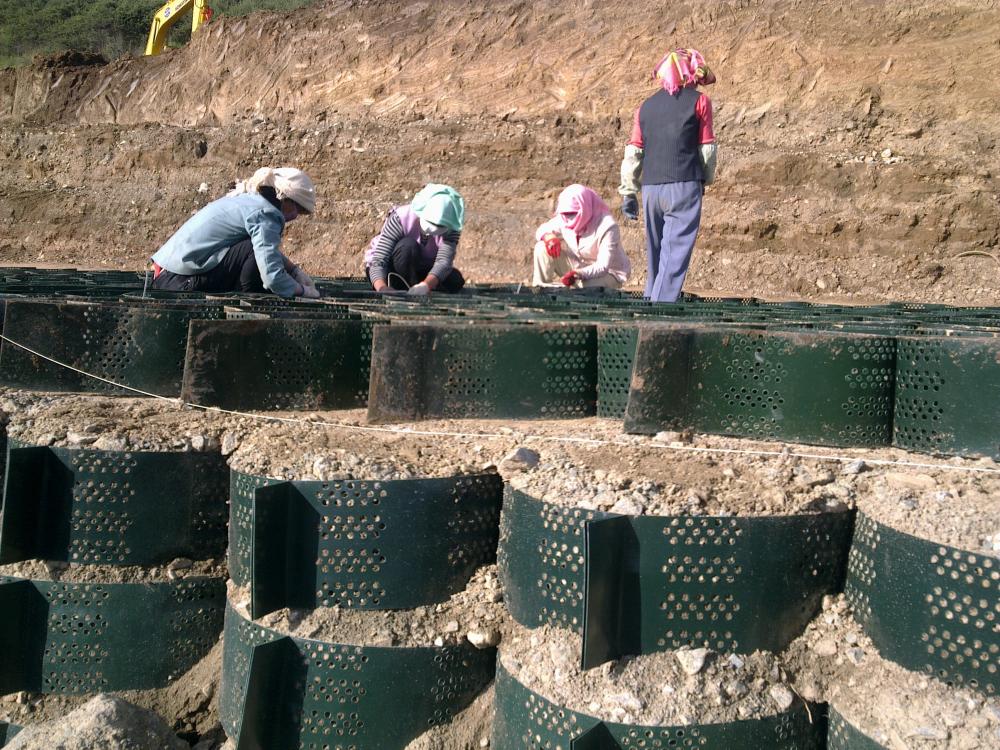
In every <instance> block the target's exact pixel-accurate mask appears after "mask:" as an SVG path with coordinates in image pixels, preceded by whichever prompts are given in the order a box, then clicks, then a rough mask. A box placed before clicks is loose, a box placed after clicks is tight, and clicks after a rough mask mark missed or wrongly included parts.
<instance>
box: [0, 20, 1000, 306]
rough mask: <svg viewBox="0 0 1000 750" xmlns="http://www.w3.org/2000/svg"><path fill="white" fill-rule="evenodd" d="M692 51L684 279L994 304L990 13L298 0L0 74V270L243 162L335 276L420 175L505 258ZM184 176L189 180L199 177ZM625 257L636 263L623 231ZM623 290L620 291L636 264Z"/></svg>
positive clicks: (497, 263)
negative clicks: (699, 218)
mask: <svg viewBox="0 0 1000 750" xmlns="http://www.w3.org/2000/svg"><path fill="white" fill-rule="evenodd" d="M687 45H693V46H697V47H698V48H700V49H701V50H702V51H703V52H704V53H705V55H706V57H707V59H708V60H709V63H710V64H711V65H712V67H713V69H714V70H715V71H716V73H717V75H718V78H719V83H718V84H716V85H715V86H713V87H711V88H710V89H709V90H708V93H709V94H710V95H711V96H712V98H713V100H714V103H715V109H716V131H717V135H718V140H719V143H720V160H721V167H720V172H719V180H718V183H717V185H716V186H714V187H712V188H710V190H709V192H708V195H707V198H706V204H705V215H704V220H703V225H702V235H701V239H700V241H699V249H698V251H697V252H696V256H695V260H694V263H693V265H692V272H691V275H690V276H689V286H693V287H699V288H702V289H705V288H716V289H727V290H733V291H738V292H742V293H752V294H767V295H793V296H795V295H800V296H809V297H828V296H835V297H838V298H843V297H854V298H859V299H860V298H913V299H926V300H946V301H952V302H959V303H968V304H984V303H988V304H996V303H997V302H998V301H1000V261H998V262H994V261H993V260H991V259H990V258H987V257H982V256H971V257H963V258H955V257H954V256H955V255H957V254H959V253H961V252H964V251H968V250H977V251H986V252H992V253H993V254H997V252H1000V251H998V248H997V245H998V244H1000V200H998V192H1000V190H998V175H997V171H998V170H1000V165H998V163H997V161H998V160H997V150H996V147H997V139H998V136H1000V117H998V114H1000V112H998V110H1000V104H998V102H1000V83H998V81H997V80H996V78H995V76H991V75H990V74H989V71H991V70H993V69H996V68H997V67H998V65H1000V9H998V8H997V4H996V3H995V2H990V1H987V0H981V1H979V2H972V1H970V2H943V3H942V2H929V1H928V0H918V1H917V2H902V1H901V0H889V1H888V2H853V3H840V2H830V1H827V0H818V1H817V0H813V1H811V2H805V1H799V0H780V1H779V0H760V1H758V2H751V1H749V0H743V1H741V2H719V1H714V2H713V1H712V0H709V1H708V2H701V3H675V4H671V5H670V6H669V7H668V8H667V9H664V6H663V5H662V4H653V3H638V4H632V5H631V6H623V5H621V4H619V3H612V2H583V3H580V4H578V5H576V6H572V7H570V6H565V5H562V4H555V3H531V2H511V1H510V0H506V1H501V2H497V3H493V4H490V5H488V6H483V5H482V4H478V3H471V2H456V1H447V0H446V1H444V2H434V3H428V2H406V1H401V2H385V1H383V0H368V1H365V2H321V3H317V4H316V6H314V7H312V8H306V9H302V10H300V11H297V12H295V13H291V14H287V15H282V14H273V13H263V14H257V15H254V16H250V17H249V18H245V19H225V18H223V19H219V20H217V21H213V23H212V24H211V25H210V26H209V27H207V30H206V31H205V32H204V33H201V34H199V35H198V37H197V38H196V39H195V40H193V42H192V43H191V44H190V45H189V46H188V47H186V48H185V49H183V50H179V51H176V52H172V53H169V54H166V55H163V56H160V57H158V58H139V59H130V58H125V59H121V60H118V61H115V62H112V63H110V64H101V63H100V62H99V61H94V60H90V59H87V58H85V57H83V56H79V55H65V56H62V57H61V58H58V59H50V60H44V61H38V63H37V64H36V65H34V66H32V67H29V68H24V69H19V70H5V71H0V121H2V122H3V127H2V128H0V167H2V168H0V262H33V261H39V260H40V261H46V262H72V261H77V262H87V263H97V264H106V265H111V266H116V267H117V266H126V267H135V268H139V267H141V265H142V263H143V261H144V259H145V258H146V257H147V256H148V254H149V253H150V252H152V251H154V250H155V249H156V248H157V247H158V246H159V244H160V243H161V242H162V241H163V240H164V239H166V237H168V236H169V234H170V232H171V231H172V230H173V229H174V228H175V227H176V226H178V225H179V224H180V223H182V221H183V220H184V219H185V218H186V217H187V215H188V214H189V212H190V211H192V210H195V209H196V208H197V207H199V206H201V205H203V204H204V203H205V202H207V201H208V200H210V199H212V198H214V197H216V196H218V195H220V194H221V193H222V192H224V190H225V189H226V187H227V183H228V182H229V181H231V180H233V179H235V178H237V177H242V176H246V175H247V174H249V173H250V172H251V171H252V170H253V168H255V167H256V166H258V165H259V164H263V163H273V164H279V163H281V164H296V165H299V166H302V167H303V168H305V169H307V170H308V171H310V173H311V174H313V176H314V177H315V178H316V180H317V182H318V183H319V184H320V186H321V188H320V189H321V200H322V203H321V206H320V209H319V210H318V212H317V214H316V215H315V216H314V217H312V218H310V219H306V220H304V221H302V222H301V223H298V224H296V225H293V226H292V227H291V228H290V230H289V234H288V248H289V250H290V252H291V253H292V254H294V255H296V256H297V257H299V258H302V259H304V260H306V261H307V265H308V266H309V267H310V268H311V270H313V271H316V272H320V273H326V274H355V273H357V272H358V268H359V263H360V253H361V249H362V247H363V245H364V243H365V242H366V241H367V239H368V238H369V237H370V236H371V235H372V234H373V233H374V232H375V231H377V229H378V227H379V225H380V221H381V218H382V217H383V216H384V213H385V211H386V210H387V209H388V208H389V207H390V206H391V205H392V204H394V203H398V202H402V201H405V200H406V199H407V198H408V197H409V196H411V195H412V194H413V192H415V191H416V190H417V189H418V188H419V187H420V186H421V185H422V184H423V183H424V182H426V181H428V180H431V179H433V180H436V181H442V182H450V183H451V184H454V185H455V186H456V187H458V188H459V189H460V190H462V192H463V193H464V194H465V196H466V198H467V200H468V206H469V212H468V213H469V217H468V229H467V231H466V232H465V234H464V236H463V242H462V247H461V248H460V251H459V252H460V263H459V265H460V267H462V268H463V270H467V271H469V272H470V274H469V275H471V276H472V277H473V278H474V279H480V280H486V279H492V280H500V279H507V280H520V279H522V278H526V277H527V276H528V274H529V263H528V257H529V253H530V244H531V243H530V237H531V232H532V230H533V228H534V226H535V225H536V224H537V223H539V222H540V221H541V220H543V219H544V218H545V216H546V213H547V212H548V210H549V204H550V201H551V199H552V197H553V196H554V195H555V194H556V193H557V192H558V190H559V189H560V188H561V187H562V186H564V185H565V184H567V183H568V182H571V181H581V182H585V183H587V184H590V185H592V186H593V187H595V188H596V189H598V190H599V191H601V192H602V193H603V194H604V195H605V196H606V197H607V198H609V199H614V203H615V205H617V198H616V197H615V196H614V188H615V186H616V185H617V178H618V164H619V162H620V159H621V151H622V146H623V144H624V142H625V139H626V138H627V130H628V127H629V124H630V120H631V112H632V111H633V110H634V108H635V107H636V106H637V105H638V104H639V103H640V102H641V100H642V99H643V98H644V97H645V96H647V95H648V94H649V93H651V92H652V90H653V88H652V85H651V83H650V81H649V78H648V76H649V70H650V68H651V67H652V65H653V64H654V63H655V62H656V61H657V60H658V59H659V56H660V55H661V54H662V52H663V50H665V49H668V48H670V47H673V46H687ZM202 183H205V190H204V191H203V192H199V186H200V185H201V184H202ZM624 235H625V241H626V247H627V249H628V250H629V252H630V255H631V256H632V259H633V262H634V263H635V265H636V266H638V267H640V268H641V267H642V266H644V262H645V261H644V253H643V249H642V248H643V245H642V233H641V230H640V229H639V228H638V227H637V226H635V225H632V226H631V227H630V228H628V229H626V231H625V233H624ZM636 281H641V275H640V277H639V278H637V279H636Z"/></svg>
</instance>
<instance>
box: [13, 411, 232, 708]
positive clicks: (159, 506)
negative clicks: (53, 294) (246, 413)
mask: <svg viewBox="0 0 1000 750" xmlns="http://www.w3.org/2000/svg"><path fill="white" fill-rule="evenodd" d="M26 414H27V413H21V414H15V415H13V420H12V422H11V424H10V425H8V432H9V441H8V453H7V457H6V468H7V471H6V484H5V489H4V497H3V512H2V517H0V599H2V600H3V611H4V612H5V617H4V626H3V628H2V630H0V653H3V659H2V660H0V693H3V694H6V693H13V692H20V691H23V692H26V693H47V694H81V693H96V692H104V691H111V690H118V691H126V690H145V689H153V688H162V687H165V686H167V685H168V684H169V683H171V682H173V681H174V680H175V679H177V678H178V677H179V676H180V675H182V674H184V673H185V672H186V671H187V670H188V669H189V668H191V667H192V666H193V665H194V664H196V663H197V662H198V661H199V660H200V659H201V658H202V657H204V656H205V655H206V654H207V653H208V652H209V651H210V650H211V648H212V647H213V645H214V644H215V643H216V641H217V640H218V637H219V634H220V632H221V629H222V615H223V604H224V595H225V573H224V567H223V562H222V560H223V554H224V551H225V543H226V542H225V528H226V526H225V524H226V515H225V497H226V479H227V469H226V465H225V459H224V458H223V457H222V455H221V453H220V452H219V445H218V442H217V441H216V442H215V443H214V445H213V444H212V443H210V442H209V441H207V440H205V441H203V442H202V443H201V444H200V445H199V446H198V447H199V450H192V449H191V446H190V444H188V445H187V446H186V448H187V449H186V450H178V449H177V446H176V443H175V442H174V441H175V440H176V439H177V436H176V435H171V434H162V435H159V436H158V438H156V439H154V440H153V441H152V442H149V443H147V444H146V445H145V446H143V447H140V445H139V444H138V443H135V442H133V443H132V445H133V446H134V449H129V447H128V442H129V441H128V437H127V436H126V435H122V434H112V433H111V432H110V431H108V430H106V429H104V426H103V425H100V424H96V423H95V424H92V425H89V426H82V425H75V424H72V425H67V424H66V423H65V422H63V421H62V420H61V419H60V418H59V416H58V410H57V409H56V410H52V411H50V410H48V409H47V408H45V407H44V406H43V407H41V408H38V409H34V410H31V411H30V417H28V416H27V415H26ZM39 434H41V435H44V436H45V437H43V438H42V439H36V438H37V436H38V435H39Z"/></svg>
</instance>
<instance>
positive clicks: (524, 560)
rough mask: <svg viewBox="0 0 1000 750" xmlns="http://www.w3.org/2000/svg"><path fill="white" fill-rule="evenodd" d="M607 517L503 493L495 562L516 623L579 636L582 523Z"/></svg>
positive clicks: (507, 491) (516, 493)
mask: <svg viewBox="0 0 1000 750" xmlns="http://www.w3.org/2000/svg"><path fill="white" fill-rule="evenodd" d="M608 517H610V516H609V514H607V513H601V512H598V511H591V510H585V509H583V508H573V507H563V506H559V505H555V504H552V503H542V502H539V501H538V500H535V499H534V498H532V497H530V496H529V495H526V494H525V493H523V492H520V491H519V490H514V489H511V488H510V487H509V486H508V487H506V488H505V489H504V503H503V512H502V514H501V525H500V549H499V553H498V562H499V573H500V578H501V580H502V581H503V585H504V592H505V602H506V604H507V608H508V609H509V610H510V613H511V614H512V615H513V616H514V619H515V620H517V621H518V622H520V623H521V624H523V625H525V626H527V627H538V626H540V625H545V624H553V625H559V626H562V627H568V628H570V629H572V630H575V631H576V632H578V633H582V632H583V603H584V591H585V588H584V565H585V558H584V549H585V536H584V524H585V522H586V521H588V520H591V519H596V518H608Z"/></svg>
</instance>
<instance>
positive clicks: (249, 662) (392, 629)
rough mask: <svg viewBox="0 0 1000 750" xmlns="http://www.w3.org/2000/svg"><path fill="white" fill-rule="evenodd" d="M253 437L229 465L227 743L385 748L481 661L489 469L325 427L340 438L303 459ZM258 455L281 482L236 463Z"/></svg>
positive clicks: (490, 641)
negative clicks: (404, 453)
mask: <svg viewBox="0 0 1000 750" xmlns="http://www.w3.org/2000/svg"><path fill="white" fill-rule="evenodd" d="M267 437H268V433H267V432H266V431H264V432H262V433H261V435H260V438H261V439H260V440H256V441H255V440H254V437H253V436H250V437H248V439H247V440H246V442H245V444H244V446H243V447H241V448H240V450H239V451H238V452H237V453H236V454H235V455H234V457H233V461H232V465H233V467H234V469H233V476H232V490H231V495H230V498H231V513H232V515H231V521H230V556H229V563H230V572H231V575H232V579H233V580H232V582H231V586H230V592H229V609H228V612H227V624H226V641H225V656H224V663H223V684H222V693H221V711H222V718H223V724H224V726H225V728H226V731H227V732H228V733H229V735H230V737H231V739H232V740H233V741H234V742H235V743H237V745H238V746H244V744H247V743H249V744H247V746H254V747H258V746H259V747H275V748H278V747H293V746H294V747H298V746H303V747H323V746H327V745H329V746H331V747H359V748H375V747H384V748H391V747H399V748H401V747H403V746H404V745H407V744H408V743H409V742H411V741H413V740H415V739H417V738H418V737H419V736H420V735H422V734H423V733H425V732H427V731H428V730H432V729H434V728H435V727H438V726H440V725H444V724H447V723H448V722H450V720H451V719H452V717H453V716H454V715H455V714H457V713H460V712H461V711H463V710H464V709H465V708H466V707H467V706H468V705H469V704H470V703H472V702H473V701H474V700H475V699H476V698H477V696H478V695H479V694H480V693H482V692H483V691H484V690H485V689H486V688H487V687H488V685H489V683H490V682H491V681H492V679H493V674H494V671H495V648H494V646H495V645H496V642H497V640H498V639H499V625H500V619H501V617H500V606H501V605H500V604H498V601H499V599H500V597H499V596H498V595H497V589H498V582H497V579H496V576H495V573H490V572H489V571H488V570H487V569H486V568H485V566H489V565H490V564H491V563H492V562H493V561H494V560H495V554H496V541H497V528H498V519H499V509H500V481H499V478H498V476H497V475H496V474H495V473H492V472H488V473H481V472H480V473H477V474H467V473H462V474H455V473H453V470H452V472H449V471H448V470H446V469H443V468H442V467H441V465H440V464H438V469H437V471H435V470H434V469H433V468H431V467H430V464H431V461H430V460H429V458H430V457H429V456H427V457H425V458H424V460H423V461H419V460H418V461H416V462H413V463H409V462H407V461H405V459H403V458H402V457H401V456H400V455H399V451H400V449H401V446H399V445H393V446H389V445H388V444H386V443H384V441H383V442H381V444H380V441H378V440H377V439H372V438H371V437H369V438H368V440H367V441H365V445H364V448H363V449H362V448H361V446H360V445H359V444H358V443H357V440H356V439H354V438H353V437H352V436H351V435H350V433H347V432H342V433H340V434H337V433H335V432H334V433H333V434H328V435H327V438H328V439H330V440H332V441H333V442H334V443H336V444H337V445H339V446H341V448H340V449H339V451H331V452H330V453H329V454H327V455H325V456H322V457H318V458H319V459H320V460H319V462H318V463H317V460H312V459H305V460H304V459H303V454H302V452H299V453H295V454H292V455H289V454H286V453H285V454H283V446H282V443H281V442H280V441H275V442H274V443H272V444H271V445H272V449H271V450H261V448H262V447H263V446H264V444H265V443H266V442H268V440H267ZM261 463H263V464H264V465H266V466H267V467H268V472H269V473H271V474H272V475H277V476H290V477H292V479H290V480H280V479H268V478H265V477H263V476H259V475H254V474H248V473H244V471H245V470H246V469H247V468H248V464H249V465H250V466H260V465H261ZM421 467H423V468H421ZM317 473H319V474H321V475H323V476H324V479H322V480H318V479H308V480H300V479H296V478H294V477H296V476H315V475H316V474H317ZM470 633H472V634H473V635H472V636H471V638H472V640H470V639H469V637H467V636H468V635H469V634H470ZM476 633H479V634H480V635H481V636H482V637H481V638H478V639H477V637H476V635H475V634H476ZM472 641H476V645H474V644H473V642H472ZM387 717H391V720H389V719H387Z"/></svg>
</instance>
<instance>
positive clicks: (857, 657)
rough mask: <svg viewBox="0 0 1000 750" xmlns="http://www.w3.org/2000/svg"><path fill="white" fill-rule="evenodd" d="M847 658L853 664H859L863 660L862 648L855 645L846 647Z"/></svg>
mask: <svg viewBox="0 0 1000 750" xmlns="http://www.w3.org/2000/svg"><path fill="white" fill-rule="evenodd" d="M847 658H848V660H849V661H850V662H851V663H852V664H854V665H855V666H858V665H860V664H861V662H863V661H864V660H865V652H864V649H860V648H857V647H855V648H849V649H847Z"/></svg>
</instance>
